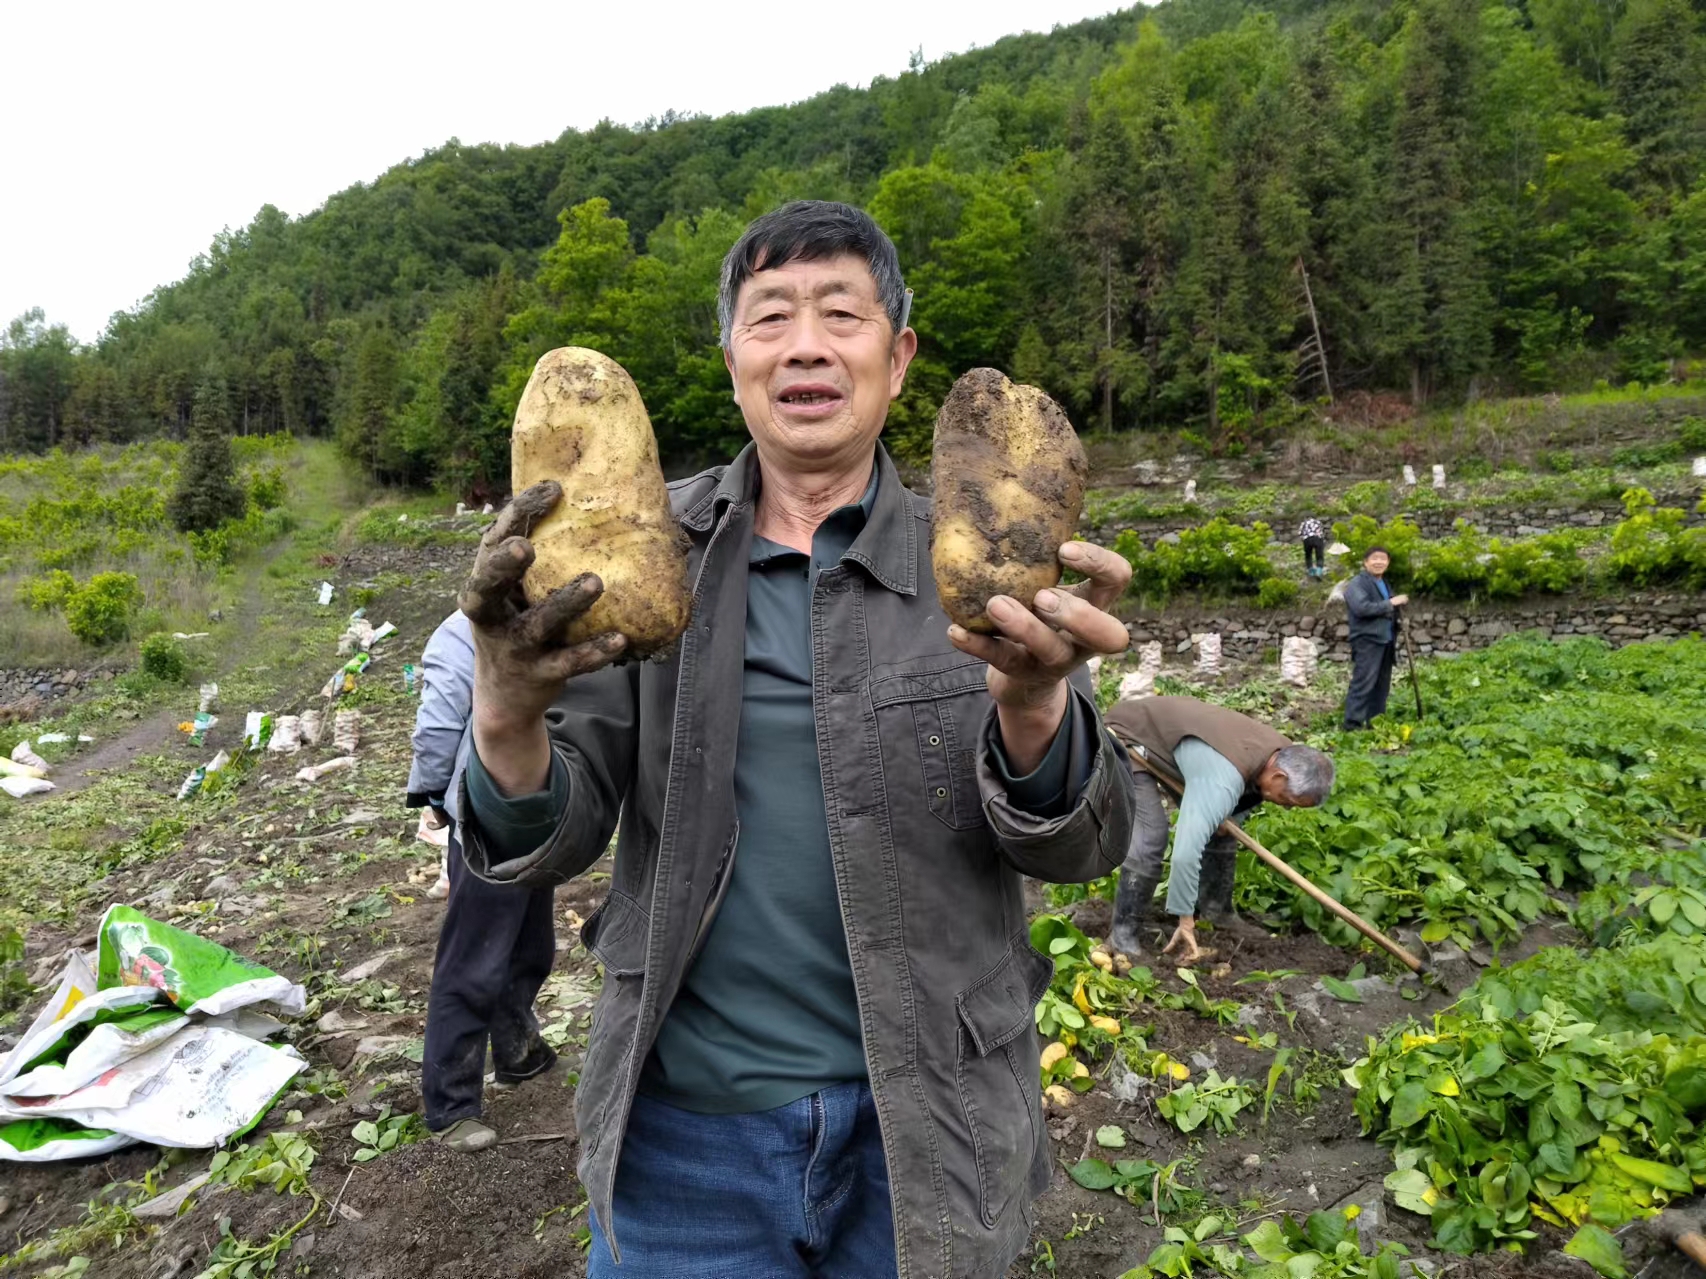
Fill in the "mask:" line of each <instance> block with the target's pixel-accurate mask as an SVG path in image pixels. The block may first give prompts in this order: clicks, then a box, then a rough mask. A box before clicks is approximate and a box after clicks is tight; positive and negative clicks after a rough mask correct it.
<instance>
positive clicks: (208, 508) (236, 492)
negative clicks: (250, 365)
mask: <svg viewBox="0 0 1706 1279" xmlns="http://www.w3.org/2000/svg"><path fill="white" fill-rule="evenodd" d="M229 413H230V409H229V407H228V406H227V404H226V400H225V382H224V380H223V379H222V378H221V377H220V376H219V375H218V374H217V373H214V372H209V373H207V374H204V375H203V377H202V380H201V384H200V385H199V386H197V387H196V392H195V407H194V409H193V410H192V412H191V415H190V438H189V443H188V444H187V445H185V447H184V455H183V460H182V461H181V462H180V463H179V464H178V487H177V488H176V489H175V490H173V492H172V496H171V497H170V498H169V499H168V500H167V503H166V514H167V516H168V517H169V518H170V519H171V521H172V524H173V525H174V526H175V527H176V528H178V529H179V530H180V531H181V532H185V533H202V532H206V531H207V530H208V529H212V528H217V527H218V526H219V525H220V524H221V523H223V522H224V521H225V520H227V519H240V518H242V516H243V513H244V512H245V511H246V510H247V509H248V506H249V495H248V493H246V492H245V491H244V490H243V487H242V485H240V484H238V483H237V477H236V470H235V467H234V466H233V465H232V462H231V441H230V440H229V438H227V434H226V433H227V430H228V427H229V423H228V422H227V420H226V419H227V417H228V416H229Z"/></svg>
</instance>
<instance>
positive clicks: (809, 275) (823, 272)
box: [735, 253, 877, 309]
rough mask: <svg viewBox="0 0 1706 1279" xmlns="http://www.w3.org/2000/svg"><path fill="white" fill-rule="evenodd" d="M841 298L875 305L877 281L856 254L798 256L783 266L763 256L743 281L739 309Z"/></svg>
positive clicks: (738, 302)
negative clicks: (823, 256)
mask: <svg viewBox="0 0 1706 1279" xmlns="http://www.w3.org/2000/svg"><path fill="white" fill-rule="evenodd" d="M831 297H839V298H846V299H849V300H853V301H860V302H866V303H870V304H873V305H874V304H875V303H876V301H877V281H876V277H874V276H873V275H872V274H871V268H870V266H869V265H867V264H866V262H865V260H864V259H863V258H861V257H859V256H858V255H857V254H854V253H839V254H836V255H834V256H833V257H827V258H794V259H792V260H791V261H788V262H784V263H782V264H781V265H779V266H774V267H772V266H766V265H765V261H764V259H763V258H760V259H759V261H758V265H757V266H756V267H755V268H754V270H753V272H752V274H751V275H749V276H748V277H747V278H746V279H745V280H743V281H742V282H741V286H740V295H739V296H738V297H737V298H736V301H735V305H736V307H737V308H740V309H744V308H746V307H749V306H753V305H755V304H757V303H759V302H795V303H797V302H806V301H823V300H824V299H826V298H831Z"/></svg>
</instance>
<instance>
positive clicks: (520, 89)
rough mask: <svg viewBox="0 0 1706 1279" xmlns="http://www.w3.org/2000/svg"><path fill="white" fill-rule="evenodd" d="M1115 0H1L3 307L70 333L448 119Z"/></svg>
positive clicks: (757, 92)
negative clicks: (267, 210)
mask: <svg viewBox="0 0 1706 1279" xmlns="http://www.w3.org/2000/svg"><path fill="white" fill-rule="evenodd" d="M1115 7H1117V0H958V2H956V3H950V4H942V3H929V2H928V0H926V2H924V3H920V2H919V0H863V2H862V3H853V4H848V3H842V4H821V3H820V4H801V3H799V2H798V0H793V2H791V3H790V2H783V3H777V2H774V0H747V2H745V3H742V2H741V0H736V2H735V3H733V4H702V3H701V4H681V3H677V2H676V0H668V2H666V3H664V4H659V3H657V0H649V2H648V0H618V2H616V3H606V4H598V5H588V4H582V3H574V2H573V0H571V2H570V3H557V4H544V3H534V2H532V0H462V2H461V3H458V4H454V5H448V4H443V3H439V2H438V0H424V2H421V3H412V4H407V5H405V4H398V3H383V4H381V3H368V2H367V0H341V2H340V3H335V4H328V3H321V2H320V0H307V2H303V0H298V2H296V3H291V4H285V5H265V6H262V5H249V4H231V3H220V4H213V3H184V2H179V0H164V2H163V3H158V4H137V3H135V2H134V0H124V3H104V2H98V3H82V4H55V3H40V2H38V3H29V2H27V0H21V2H20V3H15V4H9V5H4V6H0V81H4V83H5V84H6V87H7V93H6V97H7V101H8V102H9V104H10V110H9V111H8V113H7V115H8V118H9V119H10V120H11V124H10V125H8V126H7V128H6V146H5V164H4V169H3V172H4V174H5V178H4V181H3V182H0V326H3V325H4V324H5V323H7V322H8V321H9V320H10V319H11V318H12V317H13V316H15V315H18V314H19V313H20V312H22V311H24V310H25V309H27V308H29V307H32V306H40V307H43V308H45V309H46V311H47V315H48V319H49V320H50V321H55V322H62V323H65V324H67V325H69V326H70V328H71V331H72V332H73V333H74V334H75V335H76V336H77V337H78V339H80V340H82V341H85V342H87V341H93V340H94V339H95V338H96V337H98V336H99V334H100V332H101V330H102V329H103V328H104V327H105V326H106V322H107V319H108V317H109V316H110V315H111V314H112V313H113V312H114V311H118V310H124V309H127V308H129V307H132V306H134V305H135V304H136V303H137V302H138V301H139V300H140V299H141V298H143V297H144V296H146V295H147V293H148V292H149V290H151V289H152V288H154V287H155V286H156V285H159V284H164V283H167V282H169V281H171V280H175V279H178V278H179V277H181V276H182V275H183V274H184V273H185V271H186V270H187V269H188V267H189V263H190V260H191V259H192V258H194V257H195V255H196V254H198V253H200V252H202V251H203V250H204V249H205V248H206V247H207V245H208V244H209V242H210V241H211V240H212V238H213V236H214V235H215V234H216V233H217V232H218V231H219V230H220V229H221V228H223V227H227V226H230V227H240V226H243V225H245V224H247V223H248V222H249V220H250V219H251V218H252V217H253V216H254V214H255V212H256V211H257V210H258V209H259V208H260V207H261V205H263V204H267V203H271V204H275V205H277V206H278V207H279V208H281V209H283V210H284V211H285V212H286V213H288V214H290V215H291V216H293V217H295V216H300V215H301V214H304V213H307V212H309V211H311V210H313V209H314V208H316V207H318V206H319V205H320V204H322V203H323V202H324V201H325V199H326V197H327V196H329V195H331V194H332V193H333V192H335V191H339V190H342V189H343V188H344V187H346V186H349V185H350V184H351V183H353V182H359V181H364V180H369V179H372V178H374V177H376V176H377V175H378V174H380V173H381V172H383V171H384V170H385V169H386V168H388V167H389V166H391V165H392V164H395V163H397V162H398V161H400V160H404V159H407V158H408V157H410V156H417V155H419V154H421V152H422V151H423V150H425V149H426V148H428V147H432V146H436V145H437V144H439V143H441V142H444V141H445V140H447V139H448V138H451V137H457V138H460V139H461V140H462V141H463V142H488V141H489V142H520V143H534V142H543V141H545V140H546V139H549V138H554V137H556V136H557V135H558V134H559V133H561V132H562V130H563V129H565V128H568V127H571V126H573V127H577V128H586V127H590V126H591V125H594V124H596V123H597V122H598V121H599V120H600V119H602V118H606V117H608V118H609V119H612V120H616V121H619V122H623V123H637V122H639V121H641V120H644V119H645V118H646V117H648V116H653V115H661V114H662V113H663V112H664V111H666V110H669V109H672V108H673V109H674V110H677V111H683V112H705V113H708V114H712V115H720V114H723V113H725V112H729V111H742V110H746V109H747V108H749V107H756V106H764V105H769V104H775V103H786V102H796V101H799V100H800V99H802V98H807V97H810V96H811V95H812V94H814V93H817V92H819V91H821V90H823V89H827V88H829V87H830V86H832V85H834V84H837V83H848V84H855V85H863V84H868V83H869V82H870V80H871V79H872V77H874V76H878V75H895V74H898V73H899V72H901V71H904V70H905V69H906V65H907V55H908V54H909V52H910V51H911V50H913V49H915V48H918V47H920V46H922V47H923V49H924V54H925V57H927V58H929V59H932V60H934V59H936V58H939V57H941V56H942V55H944V54H947V53H955V52H959V51H961V50H964V49H966V48H969V47H971V46H973V45H985V44H990V43H992V42H993V41H995V40H997V39H999V38H1000V37H1001V36H1003V35H1007V34H1010V33H1012V32H1017V31H1024V30H1032V31H1044V30H1047V29H1049V28H1050V27H1051V26H1053V25H1055V24H1057V23H1069V22H1075V21H1078V20H1079V19H1081V18H1085V17H1089V16H1091V15H1093V14H1097V13H1105V12H1109V11H1111V10H1112V9H1114V8H1115Z"/></svg>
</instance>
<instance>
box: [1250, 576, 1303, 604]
mask: <svg viewBox="0 0 1706 1279" xmlns="http://www.w3.org/2000/svg"><path fill="white" fill-rule="evenodd" d="M1295 603H1297V583H1296V582H1294V581H1292V580H1291V579H1290V578H1289V577H1264V578H1263V579H1262V584H1261V585H1260V586H1258V587H1257V588H1256V607H1257V608H1285V607H1286V606H1287V605H1290V604H1295Z"/></svg>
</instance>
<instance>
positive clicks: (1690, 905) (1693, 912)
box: [1682, 893, 1706, 928]
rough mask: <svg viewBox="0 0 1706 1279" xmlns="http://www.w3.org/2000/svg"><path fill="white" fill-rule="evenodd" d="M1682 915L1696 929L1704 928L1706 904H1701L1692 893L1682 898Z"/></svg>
mask: <svg viewBox="0 0 1706 1279" xmlns="http://www.w3.org/2000/svg"><path fill="white" fill-rule="evenodd" d="M1682 913H1683V916H1684V918H1686V919H1687V920H1688V922H1689V923H1691V924H1693V925H1694V926H1695V927H1696V928H1706V902H1702V901H1701V900H1700V899H1699V898H1698V897H1696V896H1695V895H1694V894H1693V893H1689V894H1687V895H1686V896H1684V897H1683V899H1682Z"/></svg>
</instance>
